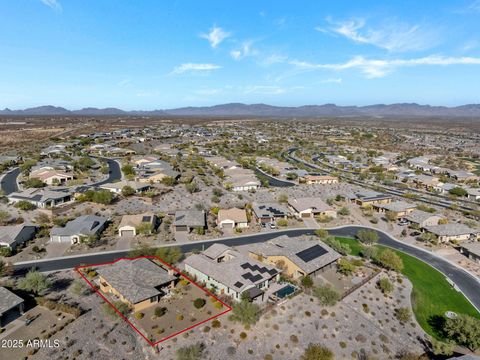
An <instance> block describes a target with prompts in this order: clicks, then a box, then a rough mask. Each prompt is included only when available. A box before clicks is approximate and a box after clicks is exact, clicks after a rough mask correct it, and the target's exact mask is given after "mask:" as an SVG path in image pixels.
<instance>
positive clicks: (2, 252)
mask: <svg viewBox="0 0 480 360" xmlns="http://www.w3.org/2000/svg"><path fill="white" fill-rule="evenodd" d="M0 256H3V257H9V256H12V249H10V248H9V247H6V246H0Z"/></svg>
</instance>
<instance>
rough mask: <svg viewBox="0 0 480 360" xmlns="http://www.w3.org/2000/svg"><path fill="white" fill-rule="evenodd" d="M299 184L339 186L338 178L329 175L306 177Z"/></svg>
mask: <svg viewBox="0 0 480 360" xmlns="http://www.w3.org/2000/svg"><path fill="white" fill-rule="evenodd" d="M299 182H303V183H305V184H307V185H312V184H322V185H325V184H338V178H337V177H335V176H329V175H305V176H303V177H301V178H300V179H299Z"/></svg>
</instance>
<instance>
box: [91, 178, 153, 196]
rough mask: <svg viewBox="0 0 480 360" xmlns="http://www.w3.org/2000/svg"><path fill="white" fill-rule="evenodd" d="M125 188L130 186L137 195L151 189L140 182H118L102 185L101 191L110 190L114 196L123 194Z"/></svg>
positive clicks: (148, 185)
mask: <svg viewBox="0 0 480 360" xmlns="http://www.w3.org/2000/svg"><path fill="white" fill-rule="evenodd" d="M125 186H130V187H131V188H132V189H133V190H134V191H135V193H141V192H144V191H147V190H148V189H150V188H151V186H150V184H146V183H143V182H138V181H125V180H124V181H118V182H113V183H107V184H103V185H100V186H99V187H100V189H104V190H108V191H110V192H112V193H114V194H121V193H122V190H123V188H124V187H125Z"/></svg>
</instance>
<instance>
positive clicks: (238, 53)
mask: <svg viewBox="0 0 480 360" xmlns="http://www.w3.org/2000/svg"><path fill="white" fill-rule="evenodd" d="M252 45H253V41H252V40H247V41H244V42H242V44H241V45H240V46H239V47H237V48H236V49H234V50H232V51H230V56H231V57H232V58H234V59H235V60H241V59H243V58H246V57H249V56H255V55H257V54H258V51H257V50H255V49H254V48H253V47H252Z"/></svg>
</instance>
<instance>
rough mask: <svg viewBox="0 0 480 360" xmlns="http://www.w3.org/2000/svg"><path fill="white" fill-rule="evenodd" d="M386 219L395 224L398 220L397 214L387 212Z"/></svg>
mask: <svg viewBox="0 0 480 360" xmlns="http://www.w3.org/2000/svg"><path fill="white" fill-rule="evenodd" d="M385 218H386V219H387V220H388V221H390V222H394V221H396V220H397V214H395V213H394V212H393V211H387V212H386V213H385Z"/></svg>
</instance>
